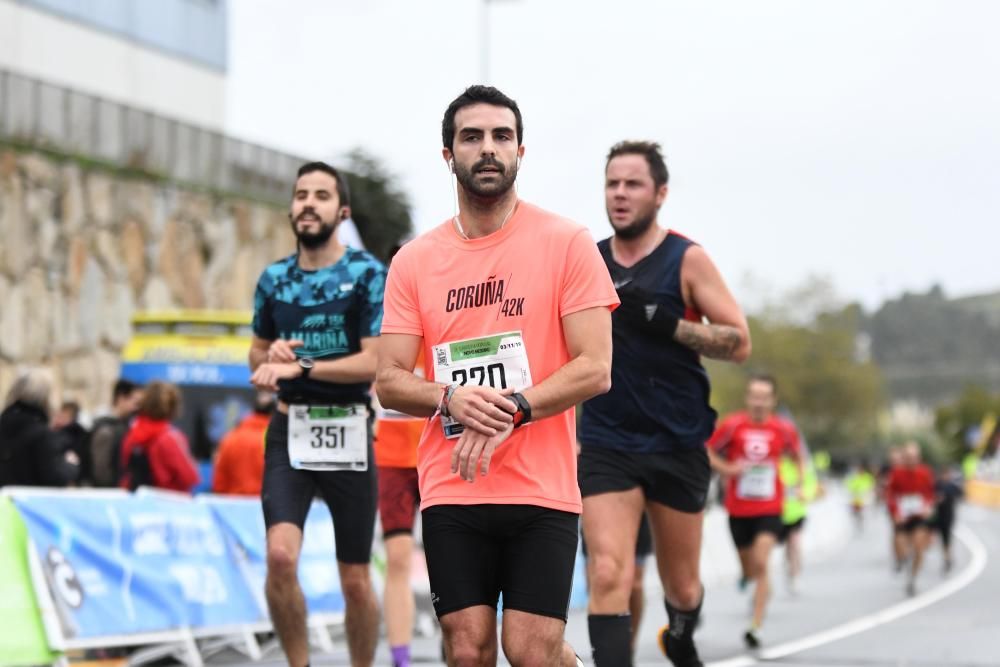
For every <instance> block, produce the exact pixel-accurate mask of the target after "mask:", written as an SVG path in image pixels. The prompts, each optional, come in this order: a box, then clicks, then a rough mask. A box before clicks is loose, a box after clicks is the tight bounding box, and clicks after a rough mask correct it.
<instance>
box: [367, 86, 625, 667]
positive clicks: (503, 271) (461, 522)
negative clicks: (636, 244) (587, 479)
mask: <svg viewBox="0 0 1000 667" xmlns="http://www.w3.org/2000/svg"><path fill="white" fill-rule="evenodd" d="M442 135H443V137H442V138H443V143H444V150H443V152H442V153H443V156H444V158H445V161H446V162H447V163H448V164H449V166H450V168H451V170H452V171H453V172H454V173H455V176H456V178H457V181H458V204H459V212H458V215H456V216H455V217H454V218H452V219H450V220H447V221H446V222H444V223H443V224H442V225H440V226H438V227H436V228H435V229H433V230H431V231H430V232H428V233H426V234H424V235H422V236H420V237H418V238H417V239H415V240H413V241H411V242H410V243H408V244H406V245H405V246H404V247H403V248H402V250H400V252H399V254H398V255H396V257H395V258H394V259H393V263H392V267H391V269H390V272H389V278H388V282H387V293H386V300H385V307H386V317H385V319H384V321H383V327H382V334H383V335H382V342H381V348H380V359H379V369H378V374H377V380H376V387H377V391H378V395H379V398H380V400H381V402H382V405H383V406H385V407H387V408H392V409H395V410H399V411H400V412H405V413H407V414H412V415H421V416H428V417H430V416H433V418H432V419H430V420H429V421H428V425H427V428H425V429H424V433H423V436H422V438H421V441H420V447H419V449H418V462H417V466H418V469H419V473H420V496H421V511H422V517H423V531H424V533H423V534H424V549H425V552H426V555H427V566H428V573H429V575H430V582H431V591H432V600H433V602H434V606H435V611H436V613H437V615H438V618H439V619H440V621H441V626H442V628H443V630H444V638H445V647H446V654H447V659H448V664H449V665H495V664H496V659H497V640H496V604H497V600H498V596H499V594H500V593H501V592H502V593H503V600H504V617H503V636H502V644H503V649H504V654H505V655H506V656H507V659H508V660H509V661H510V662H511V664H514V665H519V666H526V665H538V666H539V667H543V666H544V667H550V666H552V665H563V666H572V665H575V664H579V662H578V659H577V658H576V657H575V656H574V654H573V651H572V649H571V648H569V646H568V645H567V644H565V642H564V641H563V635H564V631H565V627H566V612H567V608H568V605H569V594H570V588H571V585H572V578H573V565H574V561H575V557H576V547H577V523H578V519H579V513H580V509H581V502H580V490H579V487H578V486H577V481H576V434H575V426H574V415H573V406H575V405H576V404H577V403H579V402H580V401H582V400H584V399H586V398H589V397H591V396H594V395H595V394H598V393H601V392H605V391H607V390H608V388H609V387H610V383H611V314H610V311H611V309H613V308H614V307H615V306H617V304H618V297H617V295H616V293H615V289H614V286H613V285H612V283H611V278H610V277H609V275H608V272H607V269H606V268H605V266H604V262H603V260H602V259H601V257H600V255H599V254H598V252H597V247H596V246H595V245H594V241H593V238H592V237H591V236H590V234H589V232H588V231H587V230H586V229H585V228H584V227H582V226H580V225H577V224H574V223H572V222H570V221H568V220H565V219H563V218H560V217H558V216H556V215H554V214H552V213H549V212H547V211H543V210H542V209H540V208H538V207H536V206H532V205H531V204H528V203H527V202H523V201H519V200H518V198H517V193H516V191H515V190H514V188H513V184H514V180H515V178H516V176H517V170H518V167H519V163H520V160H521V157H522V156H523V154H524V147H523V145H522V144H521V139H522V136H523V125H522V121H521V113H520V110H519V109H518V107H517V104H516V103H515V102H514V101H513V100H511V99H510V98H509V97H507V96H506V95H504V94H503V93H501V92H500V91H498V90H496V89H495V88H492V87H486V86H472V87H470V88H468V89H467V90H466V91H465V92H464V93H463V94H462V95H460V96H459V97H458V98H457V99H456V100H454V101H453V102H452V103H451V105H450V106H449V107H448V110H447V111H446V112H445V117H444V121H443V123H442ZM421 349H423V351H424V354H425V357H424V358H425V364H424V370H425V374H426V378H427V379H423V378H420V377H417V376H416V375H414V373H413V372H412V369H413V365H414V362H415V361H416V358H417V354H418V353H419V351H420V350H421Z"/></svg>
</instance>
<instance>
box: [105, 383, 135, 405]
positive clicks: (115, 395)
mask: <svg viewBox="0 0 1000 667" xmlns="http://www.w3.org/2000/svg"><path fill="white" fill-rule="evenodd" d="M136 389H142V385H141V384H139V383H137V382H132V381H131V380H126V379H125V378H121V379H120V380H118V382H115V388H114V389H113V390H112V391H111V404H112V405H114V404H115V403H117V402H118V399H119V398H126V397H128V396H130V395H131V394H132V392H133V391H135V390H136Z"/></svg>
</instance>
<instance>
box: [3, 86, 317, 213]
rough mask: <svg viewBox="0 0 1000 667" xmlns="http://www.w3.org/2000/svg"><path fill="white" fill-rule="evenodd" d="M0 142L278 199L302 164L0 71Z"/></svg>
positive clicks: (285, 194) (211, 133)
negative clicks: (5, 141)
mask: <svg viewBox="0 0 1000 667" xmlns="http://www.w3.org/2000/svg"><path fill="white" fill-rule="evenodd" d="M0 139H5V140H7V141H11V142H15V143H17V144H21V145H27V146H35V147H38V148H43V149H50V150H53V151H57V152H60V153H65V154H67V155H73V156H79V157H83V158H88V159H92V160H95V161H99V162H105V163H108V164H111V165H115V166H119V167H123V168H129V169H134V170H137V171H141V172H145V173H147V174H149V175H151V176H156V177H162V178H167V179H170V180H175V181H178V182H181V183H185V184H191V185H194V186H199V187H205V188H211V189H215V190H221V191H225V192H230V193H235V194H241V195H246V196H252V197H258V198H264V199H268V200H274V201H278V202H283V201H285V200H286V199H287V197H288V192H289V187H290V186H289V183H290V182H291V181H290V178H291V177H292V176H293V175H294V174H295V170H296V169H297V168H298V167H299V165H301V164H302V163H303V162H305V160H303V159H302V158H299V157H296V156H293V155H289V154H287V153H280V152H278V151H275V150H271V149H269V148H265V147H264V146H260V145H257V144H251V143H248V142H246V141H240V140H239V139H234V138H232V137H228V136H226V135H224V134H222V133H220V132H215V131H213V130H208V129H205V128H203V127H197V126H195V125H191V124H189V123H184V122H182V121H178V120H174V119H172V118H166V117H164V116H160V115H158V114H155V113H153V112H150V111H144V110H140V109H135V108H132V107H129V106H126V105H123V104H118V103H116V102H110V101H108V100H105V99H102V98H100V97H97V96H94V95H89V94H87V93H82V92H80V91H77V90H73V89H71V88H65V87H62V86H57V85H53V84H50V83H46V82H44V81H39V80H37V79H33V78H30V77H26V76H22V75H20V74H15V73H13V72H7V71H4V70H0Z"/></svg>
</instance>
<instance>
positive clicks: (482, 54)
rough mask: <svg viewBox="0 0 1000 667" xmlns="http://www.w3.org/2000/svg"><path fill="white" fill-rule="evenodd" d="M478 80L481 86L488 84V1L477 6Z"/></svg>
mask: <svg viewBox="0 0 1000 667" xmlns="http://www.w3.org/2000/svg"><path fill="white" fill-rule="evenodd" d="M479 29H480V39H479V43H480V47H479V48H480V50H479V78H480V81H481V82H482V84H483V85H489V83H490V0H482V2H481V3H480V4H479Z"/></svg>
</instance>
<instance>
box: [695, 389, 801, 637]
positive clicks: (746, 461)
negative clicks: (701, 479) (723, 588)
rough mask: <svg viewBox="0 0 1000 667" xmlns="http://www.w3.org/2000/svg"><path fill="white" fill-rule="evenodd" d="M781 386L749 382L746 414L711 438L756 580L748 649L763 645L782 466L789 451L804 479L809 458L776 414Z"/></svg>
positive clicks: (743, 561) (737, 539) (736, 538)
mask: <svg viewBox="0 0 1000 667" xmlns="http://www.w3.org/2000/svg"><path fill="white" fill-rule="evenodd" d="M776 405H777V385H776V384H775V381H774V378H772V377H770V376H768V375H755V376H753V377H751V378H750V381H749V382H748V383H747V391H746V407H747V409H746V412H737V413H735V414H732V415H730V416H729V417H727V418H726V419H724V420H723V421H722V423H721V424H719V427H718V428H717V429H716V431H715V433H714V434H713V435H712V438H711V439H710V440H709V441H708V456H709V460H710V461H711V464H712V468H713V469H714V470H715V471H716V472H718V473H719V474H720V475H722V477H723V479H725V481H726V494H725V495H726V511H727V512H729V530H730V532H731V533H732V536H733V542H734V543H735V544H736V550H737V552H738V553H739V556H740V565H741V566H742V568H743V577H744V579H746V580H752V581H754V582H755V587H754V598H753V618H752V620H751V622H750V627H749V628H748V629H747V631H746V632H745V633H744V635H743V641H744V642H745V643H746V645H747V646H748V647H749V648H752V649H754V648H757V647H759V646H760V639H759V637H758V633H759V630H760V626H761V624H762V623H763V621H764V612H765V610H766V608H767V601H768V598H769V597H770V594H771V581H770V578H769V576H768V568H767V564H768V559H769V558H770V555H771V549H773V548H774V545H775V544H776V543H777V541H778V538H779V537H780V536H781V532H782V522H781V507H782V502H783V500H784V490H783V488H782V485H781V475H779V474H778V466H779V462H780V460H781V456H782V455H783V454H785V453H787V454H788V455H789V456H791V457H792V459H794V460H795V461H796V462H797V463H798V465H799V476H800V478H804V477H805V471H804V470H803V466H804V464H805V459H804V457H803V456H802V449H801V447H800V446H799V436H798V433H797V431H796V430H795V426H794V425H793V424H792V423H791V422H789V421H787V420H785V419H782V418H780V417H778V416H776V415H775V414H774V408H775V406H776Z"/></svg>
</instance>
